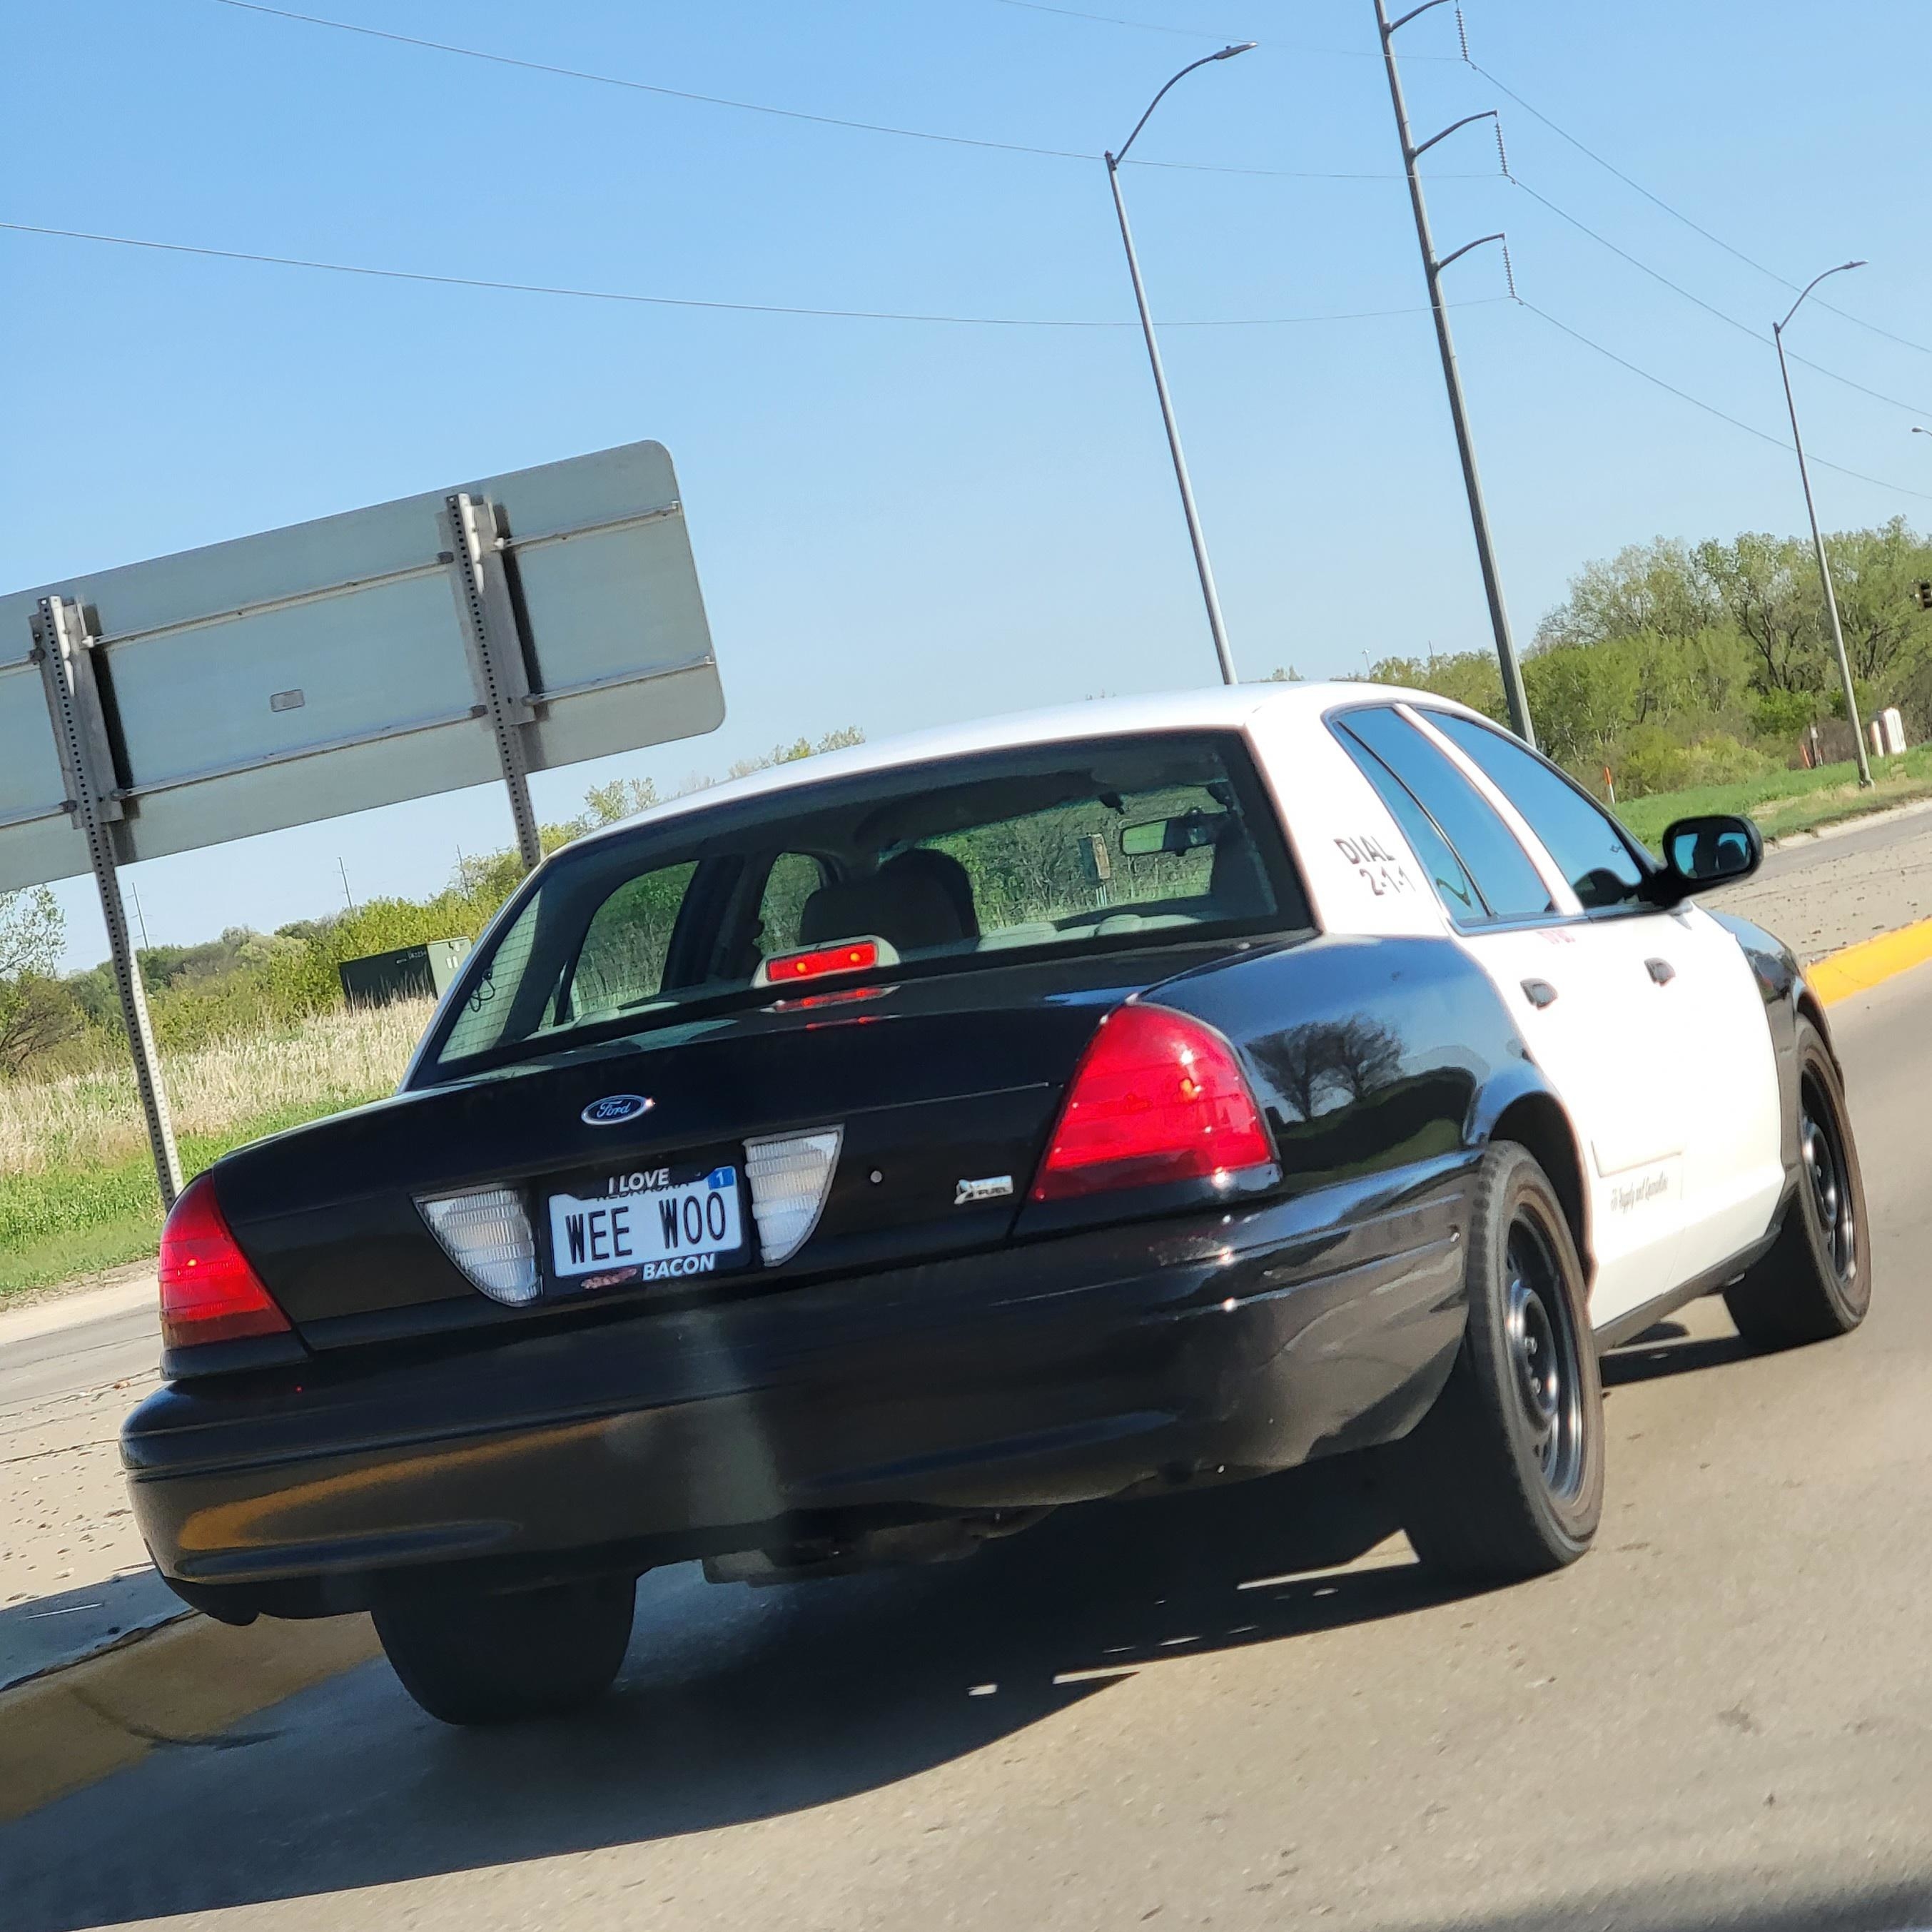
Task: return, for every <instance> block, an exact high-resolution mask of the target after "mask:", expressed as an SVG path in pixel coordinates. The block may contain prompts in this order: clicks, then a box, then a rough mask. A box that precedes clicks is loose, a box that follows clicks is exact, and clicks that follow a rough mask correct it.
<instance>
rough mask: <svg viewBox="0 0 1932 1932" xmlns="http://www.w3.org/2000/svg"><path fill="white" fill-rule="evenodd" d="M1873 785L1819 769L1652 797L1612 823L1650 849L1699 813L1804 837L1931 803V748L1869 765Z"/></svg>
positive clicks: (1854, 773) (1772, 834)
mask: <svg viewBox="0 0 1932 1932" xmlns="http://www.w3.org/2000/svg"><path fill="white" fill-rule="evenodd" d="M1872 777H1873V781H1874V782H1873V785H1872V787H1871V789H1870V790H1868V791H1864V790H1860V789H1859V787H1858V767H1857V766H1855V765H1854V764H1852V763H1849V762H1847V763H1844V764H1842V765H1825V766H1820V768H1819V769H1817V771H1815V772H1803V771H1799V772H1764V773H1763V774H1762V775H1760V776H1759V777H1757V778H1745V779H1743V780H1741V781H1739V783H1737V784H1724V785H1700V786H1699V787H1697V788H1696V789H1694V790H1690V791H1673V792H1658V793H1655V795H1654V796H1651V797H1649V798H1640V799H1632V800H1631V802H1629V803H1628V804H1625V805H1619V806H1618V807H1617V815H1618V816H1619V817H1620V818H1622V820H1623V822H1624V823H1625V824H1626V825H1627V826H1629V827H1630V829H1631V831H1633V832H1635V833H1636V834H1637V836H1638V837H1639V838H1641V839H1643V841H1644V842H1645V843H1646V844H1649V845H1652V846H1655V844H1656V843H1657V841H1658V840H1659V839H1660V838H1662V837H1663V835H1664V828H1665V827H1666V826H1668V825H1669V824H1670V823H1671V821H1672V820H1673V819H1679V818H1689V817H1694V816H1696V815H1697V814H1700V813H1703V812H1739V813H1742V814H1745V816H1746V817H1751V818H1754V819H1756V820H1757V822H1758V824H1759V825H1760V827H1762V828H1763V832H1764V834H1765V835H1766V838H1781V837H1783V836H1784V835H1785V834H1786V833H1787V832H1806V831H1811V830H1813V829H1815V828H1816V827H1817V826H1821V825H1829V824H1830V823H1833V822H1834V821H1835V820H1838V819H1843V818H1856V817H1860V816H1861V815H1862V814H1864V813H1866V812H1868V811H1879V810H1880V809H1882V808H1883V807H1885V806H1886V805H1903V804H1906V803H1908V802H1909V801H1910V800H1912V799H1918V798H1932V743H1927V744H1924V745H1919V746H1918V748H1917V749H1916V750H1914V751H1907V752H1906V753H1904V754H1903V755H1902V756H1901V757H1896V758H1874V759H1873V760H1872Z"/></svg>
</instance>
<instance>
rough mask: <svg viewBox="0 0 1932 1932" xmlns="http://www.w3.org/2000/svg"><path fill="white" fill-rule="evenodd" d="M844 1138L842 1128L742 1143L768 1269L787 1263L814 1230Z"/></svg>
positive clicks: (753, 1206) (753, 1215)
mask: <svg viewBox="0 0 1932 1932" xmlns="http://www.w3.org/2000/svg"><path fill="white" fill-rule="evenodd" d="M844 1138H845V1130H844V1128H843V1127H822V1128H820V1130H818V1131H817V1132H816V1133H808V1134H775V1135H773V1136H771V1137H770V1138H769V1139H764V1140H755V1141H747V1142H745V1178H746V1179H747V1180H748V1181H750V1182H751V1214H752V1218H753V1219H754V1220H756V1221H757V1224H758V1247H759V1250H760V1253H762V1254H763V1256H764V1260H765V1265H766V1267H768V1268H772V1267H775V1266H776V1265H778V1263H779V1262H787V1261H790V1259H791V1258H792V1256H793V1255H795V1254H796V1253H798V1251H799V1249H800V1248H802V1247H804V1246H805V1242H806V1241H807V1240H808V1238H809V1237H810V1235H811V1231H812V1229H814V1228H815V1227H817V1226H818V1217H819V1216H820V1214H823V1212H824V1211H825V1197H826V1195H827V1194H829V1193H830V1192H831V1190H832V1169H834V1168H835V1167H836V1166H838V1149H839V1147H840V1145H841V1143H842V1142H843V1141H844Z"/></svg>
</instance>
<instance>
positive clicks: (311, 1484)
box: [121, 1155, 1468, 1614]
mask: <svg viewBox="0 0 1932 1932" xmlns="http://www.w3.org/2000/svg"><path fill="white" fill-rule="evenodd" d="M1467 1172H1468V1169H1467V1160H1466V1157H1463V1156H1460V1155H1459V1156H1456V1157H1451V1158H1448V1159H1446V1160H1442V1161H1439V1162H1434V1163H1429V1164H1427V1166H1425V1167H1424V1168H1422V1169H1412V1170H1410V1171H1409V1173H1408V1174H1407V1175H1406V1176H1404V1177H1403V1184H1402V1185H1401V1186H1400V1187H1396V1188H1393V1189H1392V1188H1391V1186H1390V1184H1389V1182H1390V1178H1389V1177H1388V1176H1386V1175H1385V1176H1382V1177H1379V1178H1378V1180H1377V1181H1376V1182H1375V1183H1374V1184H1373V1185H1372V1186H1370V1185H1365V1184H1355V1185H1350V1184H1340V1185H1337V1186H1335V1187H1328V1188H1324V1189H1321V1190H1318V1191H1316V1193H1312V1194H1307V1195H1304V1196H1301V1197H1299V1198H1298V1199H1295V1200H1293V1201H1289V1202H1271V1203H1269V1204H1267V1205H1263V1206H1261V1207H1253V1206H1249V1207H1244V1208H1237V1209H1235V1210H1233V1211H1230V1212H1229V1213H1227V1214H1213V1215H1211V1216H1202V1217H1193V1218H1190V1219H1189V1220H1184V1221H1160V1222H1148V1223H1140V1224H1139V1225H1134V1226H1123V1227H1115V1228H1110V1229H1106V1230H1103V1231H1099V1232H1090V1233H1085V1234H1079V1235H1067V1236H1063V1237H1061V1238H1058V1239H1055V1240H1052V1241H1041V1242H1037V1243H1032V1244H1026V1245H1025V1246H1022V1247H1014V1248H1011V1249H1008V1250H1002V1251H1000V1252H998V1253H992V1254H984V1255H979V1256H970V1257H963V1258H961V1259H957V1260H953V1261H948V1262H940V1263H929V1264H926V1265H921V1266H919V1267H915V1268H906V1269H904V1270H901V1271H892V1272H887V1273H883V1274H873V1275H868V1276H866V1277H863V1278H861V1279H858V1280H850V1281H844V1282H838V1283H825V1284H820V1285H819V1286H815V1287H804V1288H798V1289H788V1290H786V1291H784V1292H782V1293H774V1294H772V1295H768V1296H765V1297H762V1298H751V1299H748V1300H745V1301H738V1302H735V1303H733V1304H728V1305H718V1306H715V1307H709V1308H700V1309H686V1310H679V1311H676V1312H672V1311H663V1312H659V1313H655V1314H652V1315H648V1316H642V1317H638V1316H631V1318H629V1319H624V1320H621V1321H616V1320H613V1321H607V1322H598V1323H593V1324H589V1325H582V1326H573V1327H571V1328H567V1329H550V1330H545V1331H539V1332H531V1331H525V1332H523V1334H520V1335H517V1336H516V1337H510V1338H501V1337H499V1338H498V1339H496V1340H493V1341H490V1342H487V1343H481V1344H478V1345H474V1346H467V1347H466V1348H465V1349H463V1350H461V1351H460V1352H453V1353H444V1354H442V1355H437V1356H436V1357H434V1358H422V1357H416V1358H404V1357H393V1358H386V1359H383V1360H380V1361H377V1360H374V1359H365V1360H363V1361H346V1360H345V1361H328V1360H318V1361H317V1362H316V1363H315V1364H312V1365H311V1366H310V1367H308V1368H307V1369H305V1370H291V1371H289V1372H287V1373H282V1374H278V1375H275V1376H258V1377H250V1378H247V1379H237V1380H236V1382H233V1383H229V1384H224V1383H223V1382H220V1381H218V1380H216V1379H210V1380H208V1381H205V1382H182V1383H175V1384H172V1385H168V1386H165V1387H163V1388H161V1389H160V1390H158V1391H157V1392H156V1393H155V1394H154V1395H152V1396H151V1397H149V1398H148V1400H146V1401H145V1402H144V1403H142V1405H141V1406H140V1407H139V1409H136V1410H135V1412H133V1415H131V1416H130V1418H128V1420H127V1424H126V1425H125V1427H124V1430H123V1432H122V1436H121V1451H122V1458H123V1461H124V1464H125V1466H126V1467H127V1472H128V1475H129V1478H130V1484H131V1487H132V1491H133V1502H134V1513H135V1515H136V1519H137V1520H138V1521H139V1525H140V1528H141V1530H142V1534H143V1535H145V1538H146V1539H147V1541H148V1548H149V1550H151V1552H152V1553H153V1555H154V1560H155V1562H156V1563H157V1565H158V1566H159V1568H160V1571H161V1572H162V1574H163V1576H165V1577H167V1578H169V1580H171V1581H172V1582H175V1583H177V1584H178V1585H181V1586H187V1587H186V1589H185V1591H184V1594H188V1595H190V1596H191V1597H193V1598H196V1600H198V1601H213V1602H220V1601H226V1602H227V1603H228V1604H232V1605H233V1606H235V1607H237V1608H250V1607H257V1606H259V1607H263V1608H266V1609H271V1610H281V1611H283V1612H284V1613H288V1614H304V1613H314V1612H315V1611H318V1610H338V1609H347V1608H351V1607H356V1605H358V1604H361V1603H363V1602H366V1601H368V1600H369V1598H370V1597H371V1594H372V1593H373V1592H374V1591H375V1590H377V1589H380V1586H381V1580H383V1578H384V1577H388V1576H391V1575H392V1574H395V1573H398V1572H403V1571H413V1570H416V1569H417V1568H419V1566H422V1565H428V1564H461V1565H466V1566H468V1565H474V1566H477V1567H478V1569H479V1571H482V1572H484V1573H487V1572H489V1571H492V1570H496V1569H500V1570H502V1571H506V1572H512V1573H513V1572H514V1571H517V1569H519V1568H522V1569H523V1570H526V1571H528V1570H531V1569H532V1568H534V1569H536V1570H538V1571H545V1572H551V1571H556V1570H557V1569H559V1568H567V1567H569V1565H571V1563H572V1562H586V1561H595V1562H598V1563H599V1564H606V1565H612V1564H614V1565H634V1566H635V1567H636V1568H640V1569H641V1568H646V1567H648V1566H649V1565H651V1564H653V1563H656V1562H669V1561H676V1560H679V1559H685V1558H688V1557H691V1556H701V1555H707V1554H714V1553H723V1552H726V1551H730V1550H747V1549H757V1548H769V1547H775V1546H777V1545H781V1544H796V1542H798V1541H800V1540H801V1539H802V1538H806V1537H809V1536H813V1535H836V1534H838V1533H839V1532H841V1531H842V1530H850V1529H856V1528H862V1527H864V1526H869V1525H880V1526H883V1525H886V1524H889V1523H907V1522H916V1521H919V1520H926V1519H932V1518H942V1517H959V1516H962V1515H974V1514H978V1513H981V1512H995V1511H1008V1510H1019V1509H1026V1508H1034V1507H1037V1506H1041V1505H1057V1504H1061V1503H1067V1502H1079V1501H1084V1500H1087V1499H1093V1498H1098V1497H1103V1496H1115V1495H1118V1494H1121V1493H1124V1492H1126V1491H1129V1490H1133V1489H1136V1488H1137V1487H1143V1486H1146V1485H1149V1484H1159V1483H1165V1482H1171V1481H1184V1480H1187V1479H1189V1478H1194V1477H1196V1476H1201V1475H1234V1474H1241V1473H1256V1472H1262V1471H1265V1470H1270V1469H1283V1468H1286V1467H1289V1466H1292V1465H1293V1464H1295V1463H1301V1462H1304V1461H1306V1460H1308V1459H1309V1458H1310V1457H1313V1456H1316V1455H1319V1454H1326V1453H1329V1452H1331V1451H1335V1450H1340V1449H1344V1448H1355V1447H1358V1446H1365V1445H1367V1444H1370V1443H1372V1442H1380V1441H1386V1440H1388V1439H1392V1438H1394V1437H1395V1436H1400V1435H1401V1434H1403V1433H1405V1432H1406V1430H1408V1429H1409V1427H1412V1425H1413V1424H1414V1423H1415V1421H1416V1420H1417V1419H1418V1418H1419V1417H1420V1416H1421V1414H1422V1413H1423V1412H1424V1409H1426V1408H1427V1406H1428V1404H1429V1403H1430V1401H1431V1400H1433V1398H1434V1397H1435V1395H1436V1392H1437V1391H1438V1390H1439V1388H1440V1387H1441V1385H1442V1381H1443V1379H1445V1376H1446V1375H1447V1373H1448V1367H1449V1364H1450V1363H1451V1360H1452V1359H1453V1358H1454V1352H1455V1350H1456V1348H1457V1344H1458V1343H1459V1342H1460V1338H1461V1335H1462V1331H1463V1267H1462V1264H1463V1249H1462V1246H1461V1235H1462V1231H1463V1226H1464V1223H1465V1220H1466V1202H1465V1197H1464V1190H1465V1183H1466V1178H1467Z"/></svg>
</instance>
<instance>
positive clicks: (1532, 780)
mask: <svg viewBox="0 0 1932 1932" xmlns="http://www.w3.org/2000/svg"><path fill="white" fill-rule="evenodd" d="M1429 721H1430V724H1433V725H1434V726H1435V727H1436V729H1437V730H1439V731H1440V732H1441V733H1442V735H1443V736H1445V738H1448V739H1451V740H1453V741H1454V743H1455V744H1456V745H1458V746H1459V747H1460V748H1461V749H1462V750H1463V751H1466V752H1467V753H1468V754H1469V756H1470V757H1471V758H1472V759H1473V760H1475V763H1477V764H1478V765H1479V766H1481V767H1482V769H1483V771H1484V773H1485V774H1486V775H1487V776H1488V777H1489V778H1490V779H1491V780H1493V781H1494V783H1495V784H1496V789H1497V790H1499V791H1500V792H1501V793H1502V794H1503V796H1505V798H1507V799H1508V800H1509V802H1511V804H1512V805H1514V806H1515V807H1516V808H1517V811H1520V812H1521V813H1522V814H1523V817H1525V818H1526V819H1527V820H1529V826H1530V829H1531V830H1532V831H1533V832H1535V834H1536V835H1537V836H1538V838H1541V840H1542V841H1543V843H1544V847H1545V849H1546V850H1547V851H1548V852H1549V853H1550V856H1551V857H1552V858H1553V859H1555V860H1556V863H1557V865H1559V868H1561V869H1562V874H1563V876H1564V877H1565V878H1566V879H1568V880H1569V881H1570V883H1571V886H1572V888H1573V889H1574V890H1575V892H1576V894H1577V898H1579V899H1580V901H1582V902H1583V904H1585V905H1586V906H1618V905H1625V904H1628V903H1629V901H1631V899H1633V898H1635V897H1636V896H1637V888H1638V886H1640V885H1641V884H1642V883H1643V868H1642V867H1641V866H1640V865H1638V863H1637V859H1636V858H1635V856H1634V855H1633V853H1631V848H1630V845H1629V843H1628V841H1627V840H1626V839H1625V837H1624V835H1623V834H1622V832H1619V830H1618V829H1617V828H1616V825H1615V824H1613V823H1612V822H1611V820H1610V819H1609V818H1608V817H1606V816H1605V814H1604V813H1602V812H1601V811H1598V809H1597V808H1596V806H1595V805H1593V804H1592V803H1591V802H1590V801H1589V799H1587V798H1586V797H1585V796H1583V793H1581V792H1580V791H1579V790H1577V787H1575V786H1574V785H1573V784H1571V782H1570V781H1569V780H1568V778H1565V776H1564V775H1563V774H1562V772H1559V771H1558V770H1556V769H1555V768H1554V767H1553V766H1550V765H1547V764H1546V763H1544V761H1543V760H1542V759H1541V758H1539V757H1537V755H1536V754H1535V752H1533V751H1531V750H1530V749H1529V748H1528V747H1527V746H1526V745H1523V744H1520V743H1519V742H1517V739H1514V738H1507V737H1505V736H1504V735H1503V734H1502V732H1500V731H1496V730H1491V729H1490V727H1489V726H1487V724H1478V723H1477V722H1476V721H1475V719H1474V718H1457V717H1452V716H1451V715H1449V714H1448V712H1430V714H1429Z"/></svg>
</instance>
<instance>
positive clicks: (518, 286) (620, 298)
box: [0, 221, 1507, 329]
mask: <svg viewBox="0 0 1932 1932" xmlns="http://www.w3.org/2000/svg"><path fill="white" fill-rule="evenodd" d="M0 231H5V232H6V233H10V234H15V235H38V236H51V237H55V238H57V239H60V240H62V241H68V242H99V243H102V244H104V245H107V246H110V247H112V248H142V249H147V250H148V251H151V252H153V253H155V254H167V255H193V256H199V257H203V258H205V259H207V260H212V261H218V262H247V263H255V264H257V265H259V266H266V267H269V268H277V269H313V270H316V271H318V272H321V273H323V274H326V275H362V276H366V277H368V278H371V279H373V280H375V281H386V282H419V283H424V284H428V285H429V286H430V287H435V288H455V289H484V290H490V291H491V292H493V293H497V294H502V295H521V296H563V297H566V298H568V299H571V300H573V301H577V302H628V303H631V304H635V305H641V306H643V307H646V308H694V309H709V310H720V311H724V312H726V313H727V314H738V315H790V316H804V317H816V318H818V319H820V320H835V321H846V322H912V323H937V324H942V325H946V326H953V327H959V328H977V329H1138V328H1139V326H1140V325H1139V323H1137V322H1133V321H1115V320H1111V319H1109V318H1106V317H1058V316H1022V315H951V314H929V313H925V312H920V311H905V310H898V309H867V308H805V307H802V306H799V305H796V304H793V303H788V302H722V301H715V300H712V299H707V298H704V297H700V296H653V295H643V294H640V293H637V292H635V291H634V290H625V289H580V288H571V287H565V286H562V285H560V284H552V283H547V282H511V281H496V280H493V279H491V278H487V277H484V276H481V275H434V274H431V272H428V271H427V270H425V269H385V268H379V267H377V266H375V265H374V264H373V263H366V262H330V261H325V260H321V259H320V258H318V257H310V256H302V255H270V254H260V253H257V252H256V251H252V250H248V249H242V248H209V247H205V246H203V245H199V244H197V243H194V242H160V241H156V240H154V239H152V238H151V237H148V236H137V235H104V234H101V233H95V232H94V231H92V230H91V229H83V228H52V227H46V226H41V225H40V224H38V223H33V222H26V221H0ZM1506 299H1507V298H1506V297H1505V296H1489V297H1487V298H1484V299H1481V300H1478V301H1475V302H1459V303H1457V304H1455V305H1454V306H1455V307H1457V308H1485V307H1487V306H1488V305H1490V303H1492V302H1502V301H1505V300H1506ZM1428 313H1429V311H1428V310H1427V309H1426V308H1420V307H1416V306H1411V307H1409V308H1375V309H1356V310H1352V311H1348V312H1346V313H1337V314H1315V315H1275V316H1231V317H1209V318H1207V319H1205V320H1182V321H1178V322H1164V323H1162V325H1161V326H1162V327H1163V328H1164V329H1283V328H1291V327H1294V326H1298V325H1300V324H1303V323H1311V324H1312V323H1326V322H1373V321H1378V320H1382V319H1383V318H1385V317H1395V316H1408V315H1427V314H1428Z"/></svg>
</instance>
